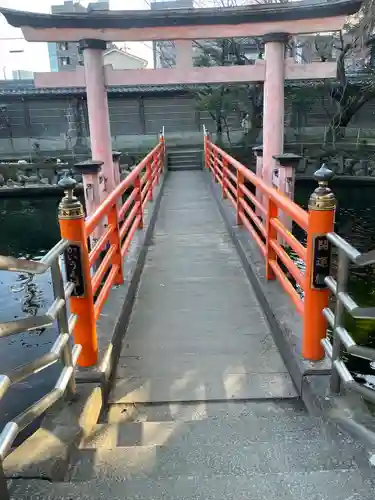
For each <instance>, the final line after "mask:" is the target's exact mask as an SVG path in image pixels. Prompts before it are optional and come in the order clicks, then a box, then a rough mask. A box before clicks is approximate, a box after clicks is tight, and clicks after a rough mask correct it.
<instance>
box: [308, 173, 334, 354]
mask: <svg viewBox="0 0 375 500" xmlns="http://www.w3.org/2000/svg"><path fill="white" fill-rule="evenodd" d="M332 176H333V172H332V171H331V170H329V169H328V168H326V166H325V165H322V167H321V168H320V169H319V170H317V171H316V172H315V174H314V178H315V180H316V181H317V182H318V184H319V187H317V188H316V189H315V191H314V192H313V193H312V195H311V196H310V200H309V225H308V231H307V262H306V283H305V297H304V318H303V337H302V356H303V357H304V358H305V359H309V360H312V361H318V360H320V359H322V358H323V356H324V350H323V347H322V345H321V339H322V338H324V337H325V336H326V331H327V321H326V319H325V318H324V316H323V314H322V311H323V309H324V308H325V307H328V299H329V292H328V288H327V286H326V285H325V282H324V279H325V277H326V276H327V275H328V274H329V261H330V259H329V251H330V245H329V242H328V239H327V237H326V235H327V233H329V232H331V231H333V229H334V221H335V210H336V199H335V196H334V195H333V193H332V191H331V190H330V189H329V187H328V182H329V180H330V179H331V178H332ZM316 247H318V248H316ZM323 247H324V248H323ZM322 250H323V251H324V252H325V253H326V256H324V257H320V256H319V251H322ZM327 255H328V257H327Z"/></svg>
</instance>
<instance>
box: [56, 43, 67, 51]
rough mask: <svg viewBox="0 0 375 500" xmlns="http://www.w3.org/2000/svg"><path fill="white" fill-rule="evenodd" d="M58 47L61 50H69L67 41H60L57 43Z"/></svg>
mask: <svg viewBox="0 0 375 500" xmlns="http://www.w3.org/2000/svg"><path fill="white" fill-rule="evenodd" d="M58 48H59V50H61V51H66V50H69V43H68V42H60V43H59V44H58Z"/></svg>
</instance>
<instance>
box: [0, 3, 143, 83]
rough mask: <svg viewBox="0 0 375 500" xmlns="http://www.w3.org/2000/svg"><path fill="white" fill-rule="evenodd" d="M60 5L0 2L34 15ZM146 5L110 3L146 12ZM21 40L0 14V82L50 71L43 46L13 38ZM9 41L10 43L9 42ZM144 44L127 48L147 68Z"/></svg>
mask: <svg viewBox="0 0 375 500" xmlns="http://www.w3.org/2000/svg"><path fill="white" fill-rule="evenodd" d="M91 1H92V0H91ZM62 3H63V0H36V1H34V2H32V1H31V0H0V5H1V6H2V7H8V8H12V9H18V10H26V11H34V12H50V8H51V5H53V4H62ZM81 3H82V4H83V5H87V3H89V2H88V1H82V2H81ZM148 3H149V0H110V6H111V9H112V10H125V9H134V10H136V9H146V8H149V6H148ZM129 4H130V5H129ZM21 37H22V32H21V30H20V29H17V28H13V27H12V26H9V25H8V24H7V22H6V21H5V18H4V17H3V16H2V15H1V14H0V80H1V79H3V78H4V76H6V77H7V78H11V75H12V71H13V70H18V69H24V70H29V71H50V65H49V59H48V50H47V44H44V43H30V42H26V41H25V40H23V39H21V40H20V39H17V38H21ZM9 38H12V39H13V40H9ZM4 39H5V40H4ZM144 43H145V44H146V45H145V44H144ZM144 43H143V44H142V43H140V42H132V43H128V44H127V49H128V50H129V52H131V53H133V54H135V55H137V56H139V57H143V58H144V59H146V60H147V61H149V67H150V66H151V65H152V44H151V42H148V43H147V42H144ZM14 50H23V52H20V53H10V51H14ZM151 67H152V66H151Z"/></svg>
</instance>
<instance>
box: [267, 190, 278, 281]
mask: <svg viewBox="0 0 375 500" xmlns="http://www.w3.org/2000/svg"><path fill="white" fill-rule="evenodd" d="M277 213H278V208H277V205H276V203H275V202H274V201H273V199H272V198H271V197H270V196H268V198H267V219H266V230H267V234H266V279H267V280H268V281H270V280H274V279H275V273H274V272H273V269H272V267H271V266H270V261H271V260H276V253H275V250H274V249H273V248H272V246H271V241H272V240H277V231H276V229H275V228H274V227H273V226H272V224H271V221H272V219H276V218H277Z"/></svg>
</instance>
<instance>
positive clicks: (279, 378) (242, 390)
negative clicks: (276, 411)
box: [109, 358, 297, 404]
mask: <svg viewBox="0 0 375 500" xmlns="http://www.w3.org/2000/svg"><path fill="white" fill-rule="evenodd" d="M202 363H204V358H202ZM295 397H297V393H296V390H295V388H294V386H293V383H292V381H291V378H290V375H289V374H288V373H254V374H253V373H251V374H248V373H244V374H236V373H234V374H228V375H227V376H226V377H225V378H224V379H218V378H217V376H216V374H215V375H211V374H208V375H206V376H205V377H204V376H202V375H201V374H198V377H196V376H195V375H193V377H192V378H191V379H190V378H189V377H186V376H185V372H183V376H181V374H180V375H179V376H178V378H176V379H174V378H173V377H171V375H169V374H168V373H164V374H161V375H160V376H156V375H155V376H134V377H133V376H131V377H128V378H127V379H118V380H116V381H115V384H114V388H113V390H112V392H111V394H110V396H109V402H110V403H112V404H121V403H125V404H126V403H134V404H137V403H149V404H153V403H166V402H172V403H181V402H203V401H217V402H220V401H230V400H232V401H235V400H240V401H244V400H249V401H251V400H259V399H266V400H269V399H274V398H280V399H290V398H295Z"/></svg>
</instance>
